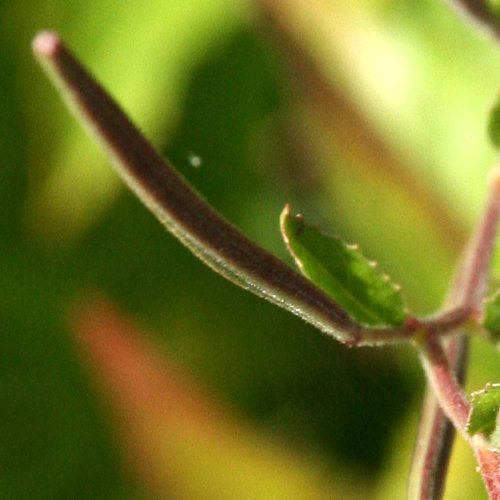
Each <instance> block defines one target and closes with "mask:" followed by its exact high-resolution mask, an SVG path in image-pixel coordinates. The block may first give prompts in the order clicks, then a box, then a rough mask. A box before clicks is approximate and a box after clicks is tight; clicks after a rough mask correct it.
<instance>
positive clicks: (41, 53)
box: [31, 31, 62, 58]
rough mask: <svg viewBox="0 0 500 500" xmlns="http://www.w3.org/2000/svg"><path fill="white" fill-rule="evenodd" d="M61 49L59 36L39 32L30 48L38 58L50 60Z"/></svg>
mask: <svg viewBox="0 0 500 500" xmlns="http://www.w3.org/2000/svg"><path fill="white" fill-rule="evenodd" d="M61 47H62V41H61V39H60V38H59V35H58V34H57V33H56V32H54V31H40V32H39V33H37V35H36V36H35V38H34V39H33V42H32V44H31V48H32V49H33V52H34V53H35V55H37V56H38V57H44V58H52V57H55V56H56V55H57V53H58V52H59V51H60V49H61Z"/></svg>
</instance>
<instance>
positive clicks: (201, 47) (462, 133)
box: [0, 0, 500, 500]
mask: <svg viewBox="0 0 500 500" xmlns="http://www.w3.org/2000/svg"><path fill="white" fill-rule="evenodd" d="M444 4H445V3H444V2H441V1H438V0H422V1H420V2H413V1H410V0H377V1H374V0H363V1H361V0H359V1H356V2H352V1H348V0H308V1H307V2H304V1H300V0H254V1H251V0H162V1H150V2H146V3H145V2H138V1H129V0H123V1H120V2H117V1H111V0H100V1H96V0H93V1H87V2H77V1H72V0H47V1H43V2H39V1H34V0H31V1H30V0H20V1H18V2H12V1H7V0H0V207H1V211H0V214H1V215H0V255H1V262H2V268H1V272H0V399H1V401H0V498H6V499H7V498H9V499H10V498H12V499H14V498H15V499H24V498H26V499H31V498H33V499H44V498H47V499H55V498H61V499H63V498H64V499H66V498H82V499H83V498H85V499H87V498H92V499H94V498H103V499H104V498H106V499H111V498H120V499H122V498H141V499H142V498H156V497H157V496H160V497H163V498H173V499H182V500H184V499H187V500H190V499H191V498H193V499H198V498H200V499H205V498H206V499H212V498H214V499H215V498H217V499H238V498H242V499H247V498H248V499H254V498H255V499H281V498H286V499H289V498H290V499H292V498H296V499H309V498H325V499H326V498H374V499H400V498H403V497H404V492H405V482H406V475H407V472H408V469H409V465H410V461H411V454H412V447H413V437H414V435H415V431H416V425H417V419H418V411H419V409H418V408H419V404H420V401H421V399H422V393H423V377H422V374H421V371H420V368H419V366H418V363H417V360H416V356H415V355H414V353H413V352H411V351H410V349H409V348H404V347H401V348H397V349H396V348H391V349H389V348H384V349H367V348H364V349H362V350H348V349H346V348H344V347H341V346H339V345H337V343H336V342H335V341H334V340H333V339H331V338H328V337H326V336H324V335H322V334H320V333H318V332H317V331H315V330H314V329H313V328H312V327H310V326H308V325H306V324H305V323H303V322H301V321H300V320H298V319H296V318H295V317H293V316H291V315H289V314H288V313H286V312H283V311H281V310H278V309H277V308H275V307H274V306H272V305H270V304H268V303H266V302H263V301H261V300H259V299H258V298H256V297H253V296H251V295H250V294H248V293H246V292H244V291H242V290H240V289H237V288H235V287H234V286H233V285H231V284H229V283H227V282H225V281H224V280H223V279H221V278H220V277H219V276H217V275H215V274H214V273H213V272H212V271H210V270H208V269H206V268H205V267H204V266H203V265H202V264H201V263H199V262H198V261H197V260H196V259H195V258H194V257H193V256H192V255H191V254H190V253H189V252H188V251H187V250H186V249H185V248H184V247H182V246H181V244H180V243H178V242H177V241H175V240H174V238H172V237H171V236H170V235H169V234H167V233H165V232H164V230H163V228H162V227H161V226H160V224H158V222H157V221H156V220H154V218H153V217H152V216H151V215H150V214H149V213H148V212H147V211H146V210H145V209H144V208H143V207H142V206H141V204H140V203H139V202H138V201H137V200H135V199H134V198H133V196H132V195H131V194H130V193H129V192H127V191H125V190H124V189H123V188H122V186H121V184H120V182H119V181H118V180H117V177H116V176H115V174H114V173H113V171H112V170H111V169H110V168H109V165H108V163H107V161H106V159H105V158H104V156H103V154H102V153H101V152H100V150H99V149H98V148H97V146H95V145H94V143H93V142H92V141H90V140H89V139H88V137H87V136H86V135H85V134H84V132H83V131H82V130H81V128H80V126H79V125H78V123H76V121H74V120H73V118H72V117H71V116H70V115H69V114H68V113H67V112H66V110H65V109H64V107H63V106H62V104H61V102H60V99H59V97H58V96H57V95H56V93H55V92H54V90H53V88H52V87H51V86H50V84H49V83H48V82H47V81H46V79H45V77H44V75H43V74H42V72H41V71H40V69H39V68H38V67H37V65H36V63H35V61H34V60H33V58H32V55H31V50H30V43H31V39H32V37H33V36H34V34H35V33H36V32H37V31H38V30H40V29H47V28H50V29H54V30H57V31H58V32H59V33H60V34H61V36H62V37H63V39H64V40H65V41H66V42H67V44H68V45H70V46H71V47H72V49H73V51H74V52H75V53H76V54H77V55H78V56H79V57H81V59H82V60H83V61H84V62H85V64H86V65H88V66H89V67H90V68H91V70H92V72H93V73H94V74H95V75H96V76H97V77H98V79H99V80H100V81H101V82H102V83H103V84H104V85H105V86H106V87H107V88H108V89H109V91H110V92H111V94H112V95H113V96H114V97H116V99H117V100H118V101H119V102H120V103H121V105H122V106H123V108H124V109H125V110H126V111H127V112H128V113H129V114H130V115H131V117H132V118H133V119H134V120H135V121H136V122H137V123H138V125H139V126H140V127H141V129H142V130H143V131H144V132H145V133H146V135H148V137H150V138H151V139H152V141H153V142H154V143H155V144H156V145H157V146H158V147H159V149H160V150H161V152H162V153H163V154H164V155H165V156H166V157H167V158H169V159H170V160H171V161H172V163H173V164H174V165H175V166H176V168H177V169H178V170H179V171H180V172H182V174H183V175H184V176H185V177H186V178H187V179H189V181H190V182H191V183H192V184H193V185H194V186H195V187H196V188H197V190H198V191H199V192H200V193H202V195H203V196H204V197H205V198H206V199H207V200H208V201H209V202H210V203H211V204H212V205H213V206H215V207H216V208H217V209H218V210H219V211H220V212H221V213H222V214H224V215H225V216H226V217H227V218H228V219H229V220H231V221H232V222H233V223H234V224H235V225H237V226H238V227H239V228H241V229H242V231H243V232H244V233H246V234H247V235H249V236H250V237H251V238H252V239H253V240H255V241H256V242H258V243H260V244H261V245H263V246H264V247H265V248H267V249H268V250H270V251H272V252H273V253H275V254H276V255H278V256H280V257H282V258H283V259H285V260H286V261H287V262H289V263H290V264H291V260H290V259H289V257H287V256H286V254H285V250H284V246H283V244H282V242H281V239H280V235H279V230H278V218H279V213H280V211H281V209H282V207H283V206H284V205H285V203H287V202H289V203H291V205H292V208H293V210H294V211H300V212H302V213H304V214H305V215H306V216H307V219H308V220H309V221H315V222H317V223H318V224H321V225H322V227H324V228H325V229H326V230H327V231H329V232H331V233H340V234H341V235H342V236H343V237H344V238H345V239H346V240H348V241H353V242H358V243H360V244H361V246H362V248H363V250H364V253H365V254H366V255H367V256H369V257H370V258H374V259H376V260H378V261H379V262H380V265H381V267H382V268H383V269H385V270H387V271H388V272H389V273H390V274H391V276H392V277H393V278H394V279H395V280H396V281H397V282H399V283H401V285H402V287H403V290H404V291H405V297H406V299H407V302H408V304H409V305H410V307H411V308H412V309H413V310H415V311H417V312H418V313H419V314H426V313H430V312H431V311H432V310H433V309H435V308H437V307H439V304H440V302H441V300H442V298H443V296H444V294H445V290H446V286H447V282H448V280H449V279H450V276H451V274H452V271H453V267H454V263H455V260H456V259H457V257H458V255H459V253H460V250H461V248H462V245H463V244H464V242H465V239H466V237H467V234H468V231H469V230H470V228H471V226H472V224H473V222H474V220H475V217H476V216H477V215H478V213H479V210H480V208H481V202H482V200H483V199H484V197H485V190H486V184H487V177H488V168H489V166H490V165H491V163H492V162H493V161H494V151H493V149H492V148H491V147H490V146H489V144H488V141H487V135H486V125H487V116H488V110H489V109H490V107H491V106H492V104H493V102H494V101H495V99H496V97H497V93H498V87H499V76H500V52H499V50H498V47H496V46H495V45H494V43H493V42H491V41H490V40H488V39H487V38H486V36H485V35H484V34H482V33H480V32H479V31H478V30H477V29H476V28H475V27H473V26H472V25H471V24H468V23H466V22H464V20H463V19H461V18H460V17H459V16H457V15H456V13H454V12H452V11H451V10H449V9H448V8H447V7H446V5H444ZM89 291H90V292H91V293H98V294H99V295H101V296H106V297H107V299H108V300H110V301H111V302H112V303H114V304H115V305H116V306H117V307H118V308H119V309H120V310H121V311H124V312H125V313H126V315H127V316H128V317H131V318H133V319H134V320H135V321H136V322H137V323H138V324H139V325H141V327H143V329H144V330H145V331H146V332H148V333H144V335H148V339H149V340H148V341H149V342H151V344H152V345H154V346H155V349H156V350H157V351H158V353H161V354H159V355H160V356H161V359H172V360H175V363H176V365H178V366H180V367H182V370H183V371H184V372H185V373H186V374H188V375H187V376H188V377H190V379H192V380H196V381H197V382H196V383H197V384H198V386H199V387H202V388H203V391H204V396H203V397H204V398H207V400H209V401H212V404H213V406H214V407H216V408H218V409H219V410H220V411H221V412H222V414H223V415H224V419H223V422H228V421H230V422H231V424H230V425H229V424H228V425H225V424H224V425H221V424H220V423H219V424H218V425H217V423H216V422H217V421H218V420H219V417H217V416H214V417H213V419H212V420H210V418H211V417H209V416H207V419H206V420H203V419H202V420H197V419H195V418H186V419H185V420H183V419H182V418H181V419H180V420H179V421H177V419H173V418H170V419H168V418H163V417H162V418H160V419H159V422H157V421H156V420H155V421H154V422H153V420H154V418H157V416H151V415H150V417H148V418H151V433H150V434H149V433H148V432H146V431H144V429H143V431H142V432H135V431H134V429H135V427H134V425H137V421H138V420H140V421H141V422H142V424H143V426H144V421H142V420H141V419H140V418H137V414H139V415H149V414H148V408H147V404H146V403H145V405H146V407H145V408H143V412H144V413H140V412H139V413H137V414H136V413H134V415H135V417H134V418H132V417H131V415H132V410H130V411H129V410H128V409H127V405H122V406H118V409H117V407H116V406H115V407H114V406H113V404H114V403H113V387H114V386H113V385H112V384H110V385H109V387H108V390H107V391H106V390H103V389H102V388H103V387H105V386H106V382H104V386H103V385H102V384H101V385H99V384H98V383H97V382H96V381H95V379H94V378H95V373H94V371H95V370H93V369H92V368H91V364H90V363H86V362H85V357H84V356H83V357H82V355H81V350H82V347H81V345H80V344H78V343H75V341H74V337H73V336H72V331H73V329H74V325H73V324H72V321H71V320H70V319H68V318H69V317H70V316H69V313H68V311H69V310H70V309H71V308H73V309H75V308H76V309H78V307H79V303H80V302H79V301H80V299H81V297H84V296H86V295H87V294H88V293H89ZM134 359H135V358H134ZM123 363H125V365H124V366H125V368H126V362H125V361H123ZM145 364H146V365H147V364H148V362H147V361H145ZM498 366H500V365H499V359H498V356H497V354H496V352H495V350H494V348H493V347H492V346H490V345H488V344H487V343H486V342H483V341H480V340H477V341H474V342H473V345H472V360H471V369H470V381H469V386H470V388H471V389H477V388H480V387H482V386H483V385H484V383H485V382H487V381H492V382H495V381H498V380H499V379H500V370H499V369H498ZM147 368H148V367H147V366H144V369H146V371H147ZM131 373H132V372H131ZM104 378H105V377H104ZM123 384H125V385H126V384H128V382H127V381H126V379H124V382H123ZM118 386H119V383H118ZM189 387H191V385H190V384H186V385H183V384H180V385H179V386H178V387H177V389H176V390H178V391H181V392H182V391H184V392H185V393H183V395H182V396H183V397H182V398H180V400H179V401H180V403H179V404H186V401H189V400H190V398H191V395H190V393H189ZM186 391H187V392H186ZM192 398H193V399H196V396H195V395H193V396H192ZM137 404H138V403H137ZM134 408H135V407H134ZM134 411H135V410H134ZM173 414H174V415H178V414H179V415H181V416H182V415H183V412H182V411H179V412H178V413H175V412H174V413H173ZM188 414H189V412H188ZM174 421H175V422H176V423H175V424H174ZM207 422H212V424H213V425H215V427H216V428H217V433H215V434H214V433H211V431H209V429H207V428H206V426H208V427H210V428H211V425H212V424H208V423H207ZM117 428H119V429H121V431H123V430H124V429H125V431H126V434H127V435H128V436H129V439H128V440H124V439H122V438H121V436H122V434H123V433H122V432H121V431H120V432H118V431H117ZM145 428H146V429H149V428H148V427H147V426H146V427H145ZM179 429H180V430H179ZM148 439H150V440H151V441H154V445H155V446H156V448H157V449H158V450H159V451H158V450H157V451H158V453H157V454H156V455H154V456H150V457H149V458H148V460H150V461H154V466H153V465H151V467H149V468H148V467H142V468H141V467H139V466H137V467H136V468H134V467H135V466H134V464H136V465H137V463H138V462H137V461H134V460H133V459H130V456H129V455H130V454H131V453H132V452H131V451H130V450H132V449H133V450H136V451H137V449H141V450H143V451H144V450H147V449H148V445H147V443H145V441H147V440H148ZM141 440H142V441H141ZM143 441H144V442H143ZM127 443H128V444H127ZM130 443H132V445H131V444H130ZM149 444H151V443H149ZM144 453H146V452H144ZM146 454H147V453H146ZM162 468H163V469H162ZM151 470H156V471H158V470H160V471H161V470H164V474H165V477H168V478H169V480H168V481H167V482H165V483H162V487H161V488H160V490H155V491H152V490H150V489H148V485H149V484H150V482H149V481H148V478H147V477H146V476H148V471H150V472H151ZM304 471H305V472H304ZM160 475H161V473H160ZM165 484H167V486H165ZM267 485H269V486H267ZM447 486H448V487H447V496H446V498H449V499H460V498H464V499H466V498H484V497H485V493H484V492H483V487H482V485H481V480H480V477H479V475H478V474H477V473H476V472H475V470H474V463H473V460H472V457H471V453H470V451H469V450H468V449H467V448H466V446H465V445H463V444H462V443H459V444H458V445H457V446H456V449H455V452H454V455H453V460H452V468H451V473H450V476H449V480H448V483H447Z"/></svg>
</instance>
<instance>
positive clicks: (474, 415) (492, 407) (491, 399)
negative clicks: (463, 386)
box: [466, 384, 500, 436]
mask: <svg viewBox="0 0 500 500" xmlns="http://www.w3.org/2000/svg"><path fill="white" fill-rule="evenodd" d="M499 408H500V384H486V386H485V388H484V389H482V390H481V391H477V392H473V393H472V394H471V411H470V414H469V419H468V421H467V427H466V429H467V432H468V433H469V434H470V435H471V436H472V435H474V434H477V433H479V432H482V433H484V434H486V435H488V436H489V435H490V434H492V433H493V431H495V429H496V427H497V415H498V409H499Z"/></svg>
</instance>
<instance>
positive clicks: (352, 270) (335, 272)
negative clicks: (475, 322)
mask: <svg viewBox="0 0 500 500" xmlns="http://www.w3.org/2000/svg"><path fill="white" fill-rule="evenodd" d="M281 232H282V235H283V238H284V240H285V243H286V245H287V248H288V251H289V252H290V253H291V254H292V256H293V258H294V259H295V262H296V263H297V265H298V267H299V268H300V270H301V271H302V272H303V274H305V275H306V276H307V277H308V278H309V279H310V280H311V281H312V282H313V283H314V284H316V285H317V286H318V287H319V288H321V289H323V290H324V291H325V292H326V293H327V294H328V295H330V296H331V297H332V298H333V299H334V300H335V301H336V302H337V303H338V304H339V305H340V306H342V307H343V308H344V309H345V310H346V312H347V313H348V314H349V315H350V316H351V317H352V318H354V319H355V320H356V321H358V322H359V323H362V324H364V325H369V326H376V325H377V326H400V325H402V324H403V323H404V321H405V318H406V316H407V311H406V308H405V305H404V302H403V297H402V295H401V292H400V289H399V286H398V285H395V284H394V283H392V282H391V281H390V279H389V277H388V276H387V275H386V274H383V273H381V272H380V270H379V269H378V265H377V263H376V262H373V261H370V260H368V259H366V258H365V257H364V256H363V255H362V253H361V252H360V251H359V247H358V246H357V245H349V244H347V243H345V242H344V241H342V240H341V239H340V238H339V237H332V236H328V235H326V234H324V233H323V232H321V231H320V230H319V229H317V228H315V227H313V226H310V225H307V224H306V223H305V222H304V219H303V217H302V216H301V215H292V214H291V213H290V209H289V207H288V206H286V207H285V209H284V210H283V213H282V214H281Z"/></svg>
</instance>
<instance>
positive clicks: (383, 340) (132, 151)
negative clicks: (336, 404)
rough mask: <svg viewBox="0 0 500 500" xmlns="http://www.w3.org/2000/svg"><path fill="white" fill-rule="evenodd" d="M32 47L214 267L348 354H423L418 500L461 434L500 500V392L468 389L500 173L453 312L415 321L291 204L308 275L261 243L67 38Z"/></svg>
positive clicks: (493, 301) (286, 234)
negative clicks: (381, 350) (396, 349)
mask: <svg viewBox="0 0 500 500" xmlns="http://www.w3.org/2000/svg"><path fill="white" fill-rule="evenodd" d="M457 3H460V4H461V5H462V6H463V7H465V8H466V10H467V11H469V13H471V14H472V15H473V16H475V17H476V18H477V19H478V20H480V21H481V22H483V23H485V24H486V25H487V26H488V27H490V29H491V31H492V32H493V33H494V34H495V35H497V34H498V32H499V31H498V22H497V21H496V19H497V18H496V17H495V16H493V14H491V13H492V12H493V11H490V10H488V11H485V10H484V9H483V8H479V7H478V5H479V4H482V2H467V1H463V2H457ZM484 6H485V7H484V8H485V9H486V3H485V4H484ZM487 13H490V14H491V15H486V14H487ZM33 49H34V52H35V54H36V56H37V58H38V59H39V61H40V62H41V63H42V65H43V67H44V69H45V70H46V71H47V73H48V75H49V76H50V78H51V79H52V80H53V82H54V84H55V85H56V87H57V88H58V90H59V91H60V93H61V95H62V96H63V97H64V99H65V101H66V103H67V104H68V105H69V107H70V108H71V109H72V111H74V112H75V114H76V115H77V117H78V118H79V119H80V120H81V122H82V123H84V124H85V125H86V126H87V127H88V128H89V129H90V130H91V132H92V133H93V135H94V136H95V137H96V138H97V139H98V141H99V142H100V143H101V144H102V146H103V147H104V149H105V150H106V151H107V152H108V154H109V156H110V158H111V160H112V162H113V165H114V167H115V169H116V171H117V172H118V174H119V175H120V176H121V177H122V178H123V180H124V181H125V183H126V184H127V185H128V186H129V187H130V189H131V190H132V191H133V192H134V193H135V194H136V195H137V196H138V197H139V199H140V200H142V201H143V203H144V204H145V205H146V206H147V207H148V208H149V209H150V210H151V211H152V212H153V213H154V214H155V215H156V216H157V217H158V219H159V220H160V222H161V223H162V224H163V225H164V226H165V227H166V228H167V229H168V230H169V231H170V232H171V233H172V234H173V235H174V236H176V237H177V238H178V239H179V240H180V241H181V242H182V243H184V244H185V245H186V246H187V247H188V248H189V249H190V250H191V251H192V252H193V253H194V254H195V255H196V256H197V257H199V258H200V259H201V260H202V261H203V262H205V263H206V264H207V265H208V266H210V267H211V268H212V269H214V270H215V271H217V272H218V273H220V274H222V275H223V276H224V277H226V278H227V279H228V280H230V281H232V282H234V283H235V284H237V285H239V286H241V287H243V288H245V289H247V290H249V291H251V292H253V293H255V294H257V295H259V296H261V297H263V298H265V299H267V300H269V301H271V302H273V303H275V304H276V305H278V306H280V307H282V308H284V309H286V310H288V311H290V312H292V313H293V314H295V315H297V316H299V317H301V318H302V319H303V320H305V321H307V322H309V323H311V324H312V325H314V326H315V327H317V328H318V329H319V330H321V331H323V332H325V333H327V334H328V335H331V336H332V337H333V338H334V339H336V340H337V341H339V342H341V343H342V344H345V345H346V346H348V347H360V346H377V345H387V344H394V343H405V344H408V345H409V346H411V347H413V348H414V349H416V351H417V352H418V355H419V357H420V359H421V362H422V366H423V368H424V372H425V375H426V377H427V380H428V383H429V389H428V391H427V394H426V398H425V403H424V407H423V411H422V418H421V424H420V429H419V433H418V439H417V445H416V447H415V456H414V460H413V465H412V470H411V473H410V480H409V482H408V495H409V497H410V498H415V499H417V498H418V499H423V498H439V497H440V496H441V495H442V491H443V484H444V477H445V472H446V468H447V462H448V458H449V453H450V449H451V441H452V437H453V432H454V431H453V430H456V431H458V433H460V434H461V435H462V437H463V438H464V439H465V440H466V441H467V442H468V443H469V444H470V446H471V448H472V450H473V452H474V454H475V456H476V459H477V463H478V468H479V470H480V471H481V474H482V476H483V479H484V482H485V486H486V489H487V491H488V493H489V495H490V497H491V498H500V426H499V425H498V423H497V417H498V416H499V411H498V410H499V408H500V385H498V384H489V385H488V386H487V387H485V388H484V389H483V390H482V391H479V392H476V393H473V394H472V395H471V396H470V397H467V396H466V395H465V394H464V392H463V390H462V388H461V383H462V382H463V378H464V372H465V369H464V368H465V363H466V343H467V334H469V333H474V332H480V333H482V334H484V333H485V332H487V333H489V335H490V336H491V338H492V339H493V340H498V336H499V334H500V292H496V293H495V291H493V293H492V296H491V298H489V299H487V300H485V295H486V294H487V292H488V277H489V270H490V262H491V258H492V254H493V248H494V244H495V239H496V234H497V228H498V224H499V220H500V167H498V166H497V167H494V168H493V169H492V172H491V176H490V182H489V195H488V197H487V200H486V203H485V207H484V211H483V214H482V216H481V217H480V219H479V221H478V223H477V226H476V229H475V231H474V233H473V235H472V237H471V239H470V241H469V243H468V245H467V248H466V250H465V252H464V255H463V258H462V260H461V261H460V264H459V266H458V268H457V272H456V275H455V278H454V280H453V283H452V284H451V286H450V291H449V294H448V297H447V298H446V300H445V302H444V305H443V307H442V309H441V310H440V311H438V312H436V313H435V314H434V315H432V316H430V317H425V318H421V317H416V316H415V315H414V314H413V313H412V312H411V311H410V309H408V307H407V306H406V304H405V302H404V300H403V295H402V293H401V290H400V288H399V286H397V285H395V284H394V283H392V282H391V280H390V278H389V277H388V276H387V275H386V274H384V273H383V272H382V271H381V270H380V269H379V268H378V265H377V264H376V263H374V262H372V261H370V260H368V259H366V258H365V257H364V256H363V255H362V254H361V252H360V250H359V248H358V247H357V246H356V245H350V244H347V243H345V242H344V241H342V239H340V238H339V237H331V236H329V235H327V234H326V233H324V232H322V231H321V230H320V229H318V228H316V227H314V226H311V225H309V224H308V223H307V222H306V221H305V220H304V218H303V217H302V216H301V215H297V214H295V213H294V212H293V211H292V209H291V208H290V207H289V206H287V207H285V209H284V210H283V212H282V214H281V219H280V222H281V232H282V235H283V238H284V241H285V243H286V246H287V249H288V250H289V252H290V253H291V255H292V256H293V258H294V260H295V262H296V264H297V265H298V267H299V269H300V271H301V274H300V273H298V272H296V271H294V270H293V269H291V268H290V267H288V266H287V265H286V264H284V263H283V262H281V261H280V260H279V259H277V258H276V257H274V256H273V255H271V254H269V253H268V252H266V251H265V250H263V249H262V248H261V247H259V246H258V245H257V244H255V243H253V242H252V241H250V240H249V239H248V238H246V237H245V236H244V235H243V234H241V233H240V232H239V231H238V230H237V229H236V228H235V227H234V226H232V225H231V224H230V223H229V222H227V221H226V220H225V219H224V218H223V217H221V216H220V215H219V214H218V213H217V212H216V211H215V210H214V209H213V208H212V207H211V206H209V205H208V204H207V203H206V202H205V201H204V200H203V198H202V197H201V196H200V195H199V194H198V193H197V192H196V191H195V190H194V189H193V188H192V187H191V186H190V185H189V184H188V183H187V182H186V180H184V179H183V178H182V177H181V176H180V175H179V174H178V173H177V172H176V171H175V170H174V169H173V168H172V167H171V166H170V165H169V164H168V163H167V162H166V161H165V160H163V159H162V158H161V156H160V155H159V154H158V153H157V152H156V151H155V150H154V149H153V147H152V146H151V145H150V144H149V143H148V141H147V140H146V139H145V138H144V137H143V136H142V135H141V133H140V132H139V131H138V129H137V128H136V127H135V126H134V125H133V124H132V123H131V122H130V121H129V120H128V118H127V117H126V116H125V114H124V113H123V112H122V111H121V109H120V108H119V107H118V105H117V104H116V103H115V102H114V101H113V100H112V99H111V98H110V97H109V96H108V95H107V93H106V92H105V91H104V90H103V89H102V88H101V86H100V85H99V84H98V83H97V82H96V81H95V80H94V79H93V78H92V77H91V76H90V75H89V74H88V73H87V71H86V70H85V69H84V68H83V66H82V65H81V64H80V63H79V62H78V60H77V59H76V58H75V57H74V56H73V55H72V53H71V52H70V51H69V50H68V49H67V48H66V47H65V46H64V44H63V42H62V41H61V40H60V39H59V37H58V36H57V34H55V33H51V32H42V33H40V34H39V35H38V36H37V37H36V38H35V40H34V42H33ZM499 116H500V110H499V108H498V107H497V108H496V110H495V111H494V112H493V113H492V119H491V122H490V135H491V136H492V139H493V142H494V143H496V144H498V143H500V126H499V122H500V118H499ZM499 418H500V417H499Z"/></svg>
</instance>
